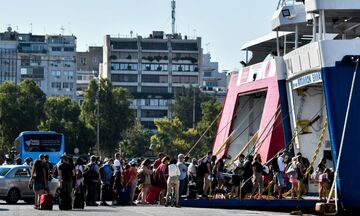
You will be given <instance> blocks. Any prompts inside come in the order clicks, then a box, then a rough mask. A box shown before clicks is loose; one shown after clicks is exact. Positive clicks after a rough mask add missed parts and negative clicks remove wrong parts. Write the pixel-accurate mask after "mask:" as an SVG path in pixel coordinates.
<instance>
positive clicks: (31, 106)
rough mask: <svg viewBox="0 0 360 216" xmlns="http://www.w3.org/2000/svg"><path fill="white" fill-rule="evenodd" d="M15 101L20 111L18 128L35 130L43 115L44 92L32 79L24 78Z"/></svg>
mask: <svg viewBox="0 0 360 216" xmlns="http://www.w3.org/2000/svg"><path fill="white" fill-rule="evenodd" d="M18 88H19V97H18V99H17V103H18V106H19V109H20V110H21V111H22V113H21V115H22V121H21V122H19V123H20V128H22V129H23V130H36V129H37V127H38V125H39V123H40V121H41V120H42V119H43V118H44V117H45V114H44V104H45V101H46V95H45V93H44V92H43V91H42V90H41V89H40V88H39V87H38V86H37V85H36V83H35V82H34V80H31V79H25V80H24V81H22V82H21V83H20V84H19V86H18Z"/></svg>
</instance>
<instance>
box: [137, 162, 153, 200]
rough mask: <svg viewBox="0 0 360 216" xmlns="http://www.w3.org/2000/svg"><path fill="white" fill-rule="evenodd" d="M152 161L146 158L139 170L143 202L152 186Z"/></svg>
mask: <svg viewBox="0 0 360 216" xmlns="http://www.w3.org/2000/svg"><path fill="white" fill-rule="evenodd" d="M150 165H151V162H150V160H149V159H146V160H144V161H143V162H142V163H141V166H140V169H139V170H138V178H139V189H140V190H141V192H140V194H139V196H141V203H142V204H146V203H145V198H146V195H147V193H148V190H149V187H150V186H151V174H152V170H151V167H150Z"/></svg>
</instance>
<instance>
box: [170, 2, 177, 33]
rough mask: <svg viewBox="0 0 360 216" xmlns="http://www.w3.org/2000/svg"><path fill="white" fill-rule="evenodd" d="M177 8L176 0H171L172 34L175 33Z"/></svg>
mask: <svg viewBox="0 0 360 216" xmlns="http://www.w3.org/2000/svg"><path fill="white" fill-rule="evenodd" d="M175 8H176V3H175V0H172V1H171V9H172V10H171V19H172V25H171V27H172V34H175Z"/></svg>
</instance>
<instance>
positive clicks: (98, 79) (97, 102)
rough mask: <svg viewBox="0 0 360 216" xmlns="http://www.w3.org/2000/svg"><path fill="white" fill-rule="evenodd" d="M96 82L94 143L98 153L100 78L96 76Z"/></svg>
mask: <svg viewBox="0 0 360 216" xmlns="http://www.w3.org/2000/svg"><path fill="white" fill-rule="evenodd" d="M96 80H97V83H98V88H97V91H96V145H97V152H98V154H99V156H100V155H101V154H100V106H99V104H100V98H99V94H100V82H101V81H100V78H99V77H97V79H96Z"/></svg>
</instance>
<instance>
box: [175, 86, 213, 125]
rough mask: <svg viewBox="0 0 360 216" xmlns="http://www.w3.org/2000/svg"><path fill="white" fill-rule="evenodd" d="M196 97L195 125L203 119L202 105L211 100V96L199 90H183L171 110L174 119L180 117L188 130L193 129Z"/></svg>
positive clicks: (176, 95) (192, 88)
mask: <svg viewBox="0 0 360 216" xmlns="http://www.w3.org/2000/svg"><path fill="white" fill-rule="evenodd" d="M194 95H195V124H196V123H197V122H199V121H200V119H201V113H202V111H201V103H202V102H204V101H207V100H209V99H210V97H209V95H207V94H205V93H202V92H201V91H200V90H199V89H198V88H194V87H190V88H183V91H182V92H180V93H178V94H175V103H174V104H170V105H169V108H170V110H171V112H172V114H173V116H174V117H178V118H179V119H180V120H181V121H182V123H183V125H184V127H185V128H186V129H188V128H192V127H193V114H194V113H193V108H194Z"/></svg>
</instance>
